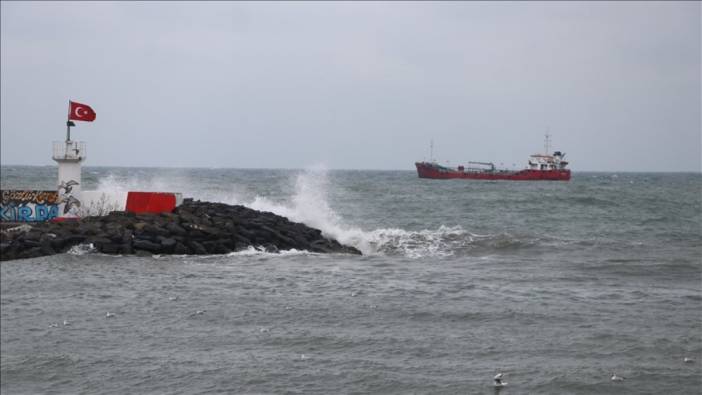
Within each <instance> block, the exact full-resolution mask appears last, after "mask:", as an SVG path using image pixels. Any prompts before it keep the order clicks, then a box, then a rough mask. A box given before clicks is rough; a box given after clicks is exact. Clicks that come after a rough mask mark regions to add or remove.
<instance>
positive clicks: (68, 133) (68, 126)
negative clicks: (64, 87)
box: [66, 100, 71, 142]
mask: <svg viewBox="0 0 702 395" xmlns="http://www.w3.org/2000/svg"><path fill="white" fill-rule="evenodd" d="M70 116H71V101H70V100H69V101H68V113H67V115H66V142H69V141H71V119H70Z"/></svg>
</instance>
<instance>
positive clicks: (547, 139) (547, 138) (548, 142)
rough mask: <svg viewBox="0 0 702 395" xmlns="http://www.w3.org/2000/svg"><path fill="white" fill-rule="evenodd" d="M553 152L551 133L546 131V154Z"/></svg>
mask: <svg viewBox="0 0 702 395" xmlns="http://www.w3.org/2000/svg"><path fill="white" fill-rule="evenodd" d="M549 152H551V135H550V134H549V133H548V131H546V135H545V136H544V155H548V153H549Z"/></svg>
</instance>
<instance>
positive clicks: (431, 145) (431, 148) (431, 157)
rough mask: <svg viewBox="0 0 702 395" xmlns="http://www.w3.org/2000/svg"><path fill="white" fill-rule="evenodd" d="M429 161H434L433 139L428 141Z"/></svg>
mask: <svg viewBox="0 0 702 395" xmlns="http://www.w3.org/2000/svg"><path fill="white" fill-rule="evenodd" d="M429 162H432V163H433V162H434V140H431V141H430V142H429Z"/></svg>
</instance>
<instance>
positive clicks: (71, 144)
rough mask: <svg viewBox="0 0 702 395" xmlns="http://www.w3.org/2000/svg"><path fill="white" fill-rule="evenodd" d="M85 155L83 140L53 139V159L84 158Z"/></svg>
mask: <svg viewBox="0 0 702 395" xmlns="http://www.w3.org/2000/svg"><path fill="white" fill-rule="evenodd" d="M86 156H87V155H86V151H85V142H84V141H54V153H53V156H52V158H53V159H54V160H84V159H85V158H86Z"/></svg>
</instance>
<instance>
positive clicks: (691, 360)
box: [683, 357, 695, 363]
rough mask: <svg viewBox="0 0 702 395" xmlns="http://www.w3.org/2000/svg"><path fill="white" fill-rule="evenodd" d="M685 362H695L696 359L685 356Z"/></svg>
mask: <svg viewBox="0 0 702 395" xmlns="http://www.w3.org/2000/svg"><path fill="white" fill-rule="evenodd" d="M683 362H685V363H693V362H695V360H694V359H692V358H690V357H685V358H683Z"/></svg>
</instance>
